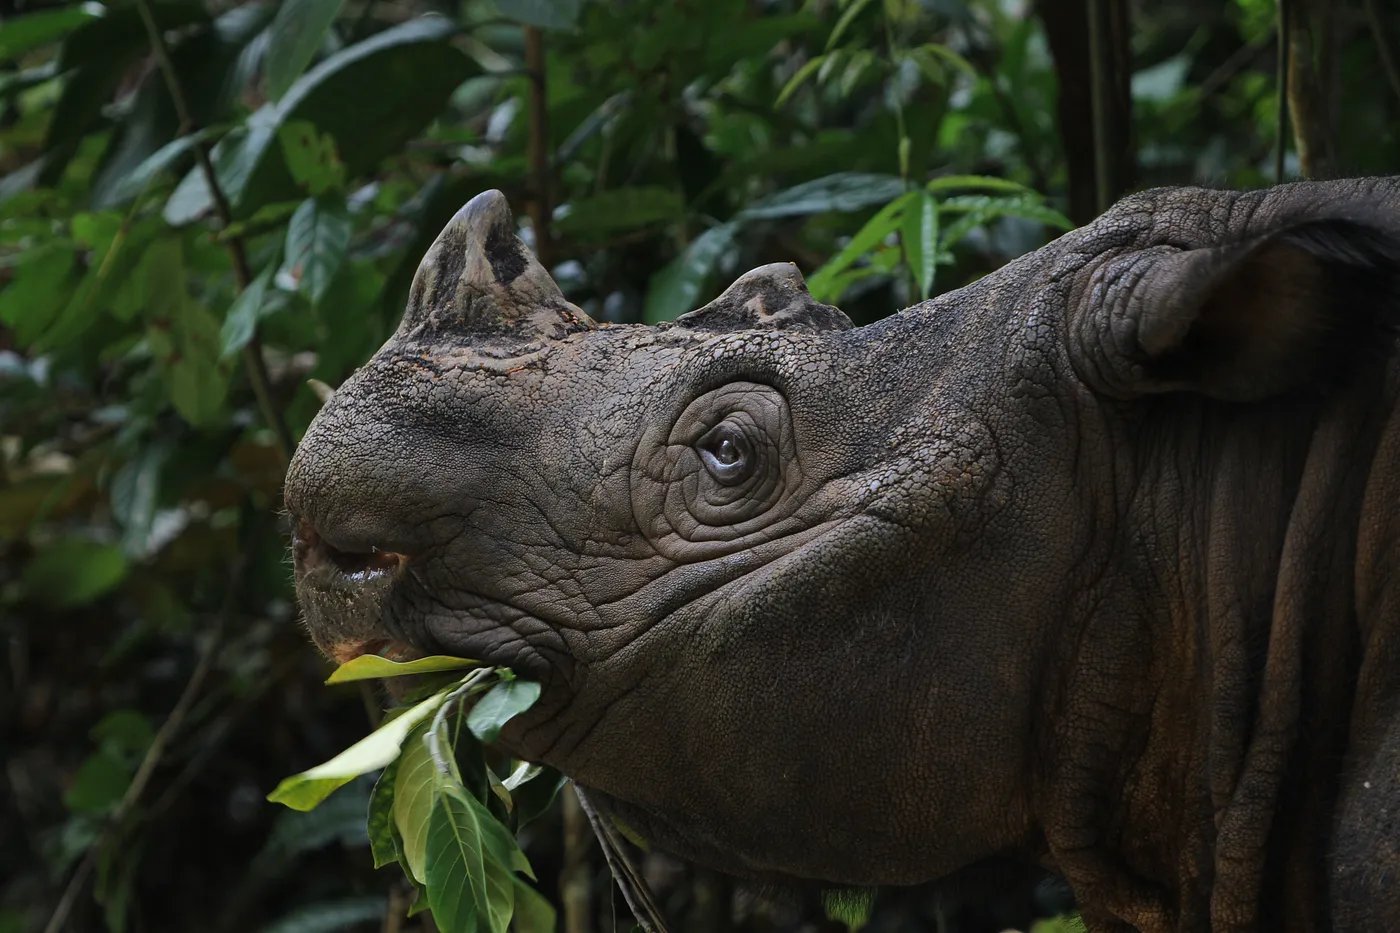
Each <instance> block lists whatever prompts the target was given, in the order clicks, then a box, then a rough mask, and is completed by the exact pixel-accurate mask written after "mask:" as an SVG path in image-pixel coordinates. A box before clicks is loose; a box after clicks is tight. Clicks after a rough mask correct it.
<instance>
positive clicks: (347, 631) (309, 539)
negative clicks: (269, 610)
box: [292, 518, 413, 664]
mask: <svg viewBox="0 0 1400 933" xmlns="http://www.w3.org/2000/svg"><path fill="white" fill-rule="evenodd" d="M292 562H293V566H294V567H295V572H296V588H297V598H298V600H299V601H300V602H301V605H302V609H303V611H304V613H305V618H306V626H307V629H308V631H309V632H310V634H311V639H312V641H313V642H315V643H316V647H317V648H319V649H320V650H321V652H322V653H323V654H325V655H326V656H327V657H328V658H331V659H332V660H334V661H336V662H337V663H340V664H344V663H345V662H346V661H349V660H351V659H352V658H356V657H359V656H360V655H362V654H378V655H383V656H385V657H391V658H395V659H398V660H402V659H404V658H406V657H409V656H411V655H412V653H413V652H412V649H411V648H410V647H409V646H408V645H406V644H404V643H403V642H400V641H397V640H396V639H394V638H393V637H391V635H390V633H389V631H388V629H387V628H386V627H385V626H384V624H383V622H382V616H383V607H384V602H385V600H386V598H387V597H388V595H389V593H390V591H392V590H393V588H394V586H395V585H396V584H397V583H398V582H399V580H401V579H402V577H403V575H404V574H405V573H406V572H407V568H408V563H409V558H408V557H407V556H406V555H404V554H401V553H398V552H395V551H388V550H383V549H381V548H378V547H375V546H370V547H369V548H368V549H367V550H347V549H344V548H342V547H337V546H336V545H335V544H333V543H331V542H330V541H329V540H327V538H326V537H325V536H324V535H323V534H321V532H320V531H319V530H317V528H316V526H315V524H314V523H313V522H311V521H310V520H308V519H306V518H299V519H297V521H296V524H295V529H294V531H293V535H292Z"/></svg>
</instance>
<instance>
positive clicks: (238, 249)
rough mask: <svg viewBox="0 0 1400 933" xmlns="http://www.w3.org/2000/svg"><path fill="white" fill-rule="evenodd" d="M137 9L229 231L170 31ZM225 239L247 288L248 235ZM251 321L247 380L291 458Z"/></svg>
mask: <svg viewBox="0 0 1400 933" xmlns="http://www.w3.org/2000/svg"><path fill="white" fill-rule="evenodd" d="M136 9H137V11H138V12H139V13H140V15H141V23H142V25H143V26H144V27H145V29H146V36H147V38H148V39H149V41H150V44H151V52H152V54H154V55H155V59H156V65H157V67H158V68H159V69H160V73H161V76H162V78H163V79H164V81H165V87H166V90H167V91H168V92H169V94H170V100H171V103H172V104H173V105H174V107H175V115H176V117H177V118H178V119H179V121H180V131H179V135H180V136H181V137H186V138H189V139H190V140H191V142H190V149H191V151H192V152H193V153H194V157H195V160H196V161H197V162H198V163H199V169H200V172H201V173H202V174H203V176H204V183H205V185H207V186H208V189H209V195H210V198H211V199H212V200H213V204H214V211H215V213H216V214H217V215H218V218H219V225H220V227H221V228H222V229H223V230H224V231H228V230H229V228H230V227H231V226H232V224H233V211H232V210H231V208H230V207H229V200H228V196H227V195H226V194H225V193H224V190H223V187H222V186H221V185H220V184H219V177H218V173H217V172H216V171H215V170H214V163H213V160H212V159H211V158H210V156H209V150H208V148H207V147H206V145H205V142H204V139H203V137H202V135H200V134H199V127H196V126H195V124H194V119H193V117H192V116H191V112H190V106H189V101H188V100H187V99H186V97H185V92H184V89H183V88H182V87H181V84H180V78H179V75H177V74H176V72H175V66H174V64H173V63H172V62H171V60H170V49H169V47H168V46H167V45H166V43H165V37H164V36H163V35H162V34H161V31H160V27H159V26H158V25H157V24H156V21H155V17H154V16H153V15H152V14H151V8H150V0H136ZM220 239H221V240H222V241H223V243H224V247H225V248H226V249H227V250H228V254H229V259H230V261H231V262H232V264H233V277H234V281H235V282H236V283H237V284H238V289H239V291H240V292H244V291H247V289H248V286H249V285H251V284H252V283H253V274H252V271H251V267H250V266H249V264H248V251H247V248H246V247H245V245H244V243H243V238H242V237H241V236H238V235H230V236H224V237H221V238H220ZM252 327H253V330H252V332H251V334H250V335H249V337H248V342H247V343H246V344H245V345H244V347H243V350H242V354H243V366H244V371H245V372H246V374H247V376H248V384H249V385H250V386H251V387H252V389H253V396H254V398H255V399H256V401H257V405H258V410H259V411H260V412H261V414H262V418H263V421H264V422H265V423H266V424H267V426H268V427H269V428H270V429H271V430H272V435H273V439H274V442H275V443H276V445H277V451H278V453H279V454H280V455H281V457H282V460H283V461H284V462H286V461H289V460H290V459H291V456H292V450H293V449H294V448H295V447H296V442H295V440H294V439H293V438H292V433H291V431H290V430H288V428H287V423H286V421H285V420H283V418H282V413H281V411H280V409H278V407H277V406H276V404H275V403H274V402H273V398H272V383H271V380H270V379H269V378H268V373H267V361H266V360H265V359H264V358H263V352H262V342H261V341H260V340H259V338H258V333H257V325H256V323H254V324H253V325H252Z"/></svg>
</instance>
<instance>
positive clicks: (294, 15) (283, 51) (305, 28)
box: [265, 0, 343, 100]
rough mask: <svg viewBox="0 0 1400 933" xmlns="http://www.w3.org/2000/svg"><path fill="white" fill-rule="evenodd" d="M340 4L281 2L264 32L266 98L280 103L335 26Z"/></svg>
mask: <svg viewBox="0 0 1400 933" xmlns="http://www.w3.org/2000/svg"><path fill="white" fill-rule="evenodd" d="M342 2H343V0H283V2H282V4H281V5H280V6H279V7H278V8H277V16H276V18H274V19H273V21H272V26H271V28H270V29H269V30H268V33H269V41H268V44H267V56H266V58H265V61H266V62H267V71H266V81H267V95H268V97H270V98H271V99H273V100H280V99H281V98H282V95H284V94H286V93H287V89H288V88H290V87H291V86H292V83H293V82H294V81H296V79H297V78H298V77H300V76H301V73H302V72H303V71H305V70H306V66H307V65H309V64H311V59H312V58H314V57H315V55H316V51H317V49H319V48H320V47H321V44H322V42H323V41H324V40H325V37H326V30H328V29H330V27H331V23H333V22H335V17H336V15H337V14H338V13H339V12H340V7H341V4H342Z"/></svg>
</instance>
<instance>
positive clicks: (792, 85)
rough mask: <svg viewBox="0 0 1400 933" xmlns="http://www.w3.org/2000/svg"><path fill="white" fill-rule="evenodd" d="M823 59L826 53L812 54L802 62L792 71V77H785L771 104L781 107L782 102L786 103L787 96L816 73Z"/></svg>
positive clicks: (790, 95)
mask: <svg viewBox="0 0 1400 933" xmlns="http://www.w3.org/2000/svg"><path fill="white" fill-rule="evenodd" d="M825 60H826V55H824V54H823V55H814V56H812V57H811V58H809V59H807V61H805V62H803V63H802V67H801V68H798V69H797V70H796V71H795V72H793V74H792V77H791V78H788V79H787V83H786V84H784V85H783V89H782V90H781V91H779V92H778V99H777V100H775V101H774V102H773V106H774V107H781V106H782V105H783V104H785V103H787V101H788V98H790V97H792V95H793V94H796V93H797V91H798V89H799V88H801V87H802V85H804V84H806V83H807V79H809V78H810V77H812V75H813V74H815V73H816V70H817V69H818V68H820V67H821V66H822V63H823V62H824V61H825Z"/></svg>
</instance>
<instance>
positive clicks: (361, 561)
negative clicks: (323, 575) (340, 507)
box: [292, 518, 408, 581]
mask: <svg viewBox="0 0 1400 933" xmlns="http://www.w3.org/2000/svg"><path fill="white" fill-rule="evenodd" d="M292 549H293V553H294V555H295V558H296V564H297V568H298V569H299V570H300V571H301V572H302V573H305V572H307V571H310V570H315V569H317V568H318V567H327V569H329V568H331V567H333V568H334V569H335V571H338V572H339V574H341V575H343V576H345V577H347V578H349V579H350V580H358V581H363V580H369V579H373V578H374V577H377V576H380V575H382V574H385V573H392V572H394V571H396V570H398V569H400V568H401V567H403V565H404V564H406V563H407V562H408V555H407V554H403V553H401V552H398V551H391V550H387V549H383V548H379V547H376V546H373V545H371V546H370V547H369V548H368V549H367V550H358V549H357V550H351V549H348V548H344V547H338V546H337V545H335V544H333V543H332V542H331V541H329V540H327V538H326V537H325V536H324V535H322V534H321V533H320V532H319V531H317V529H316V526H315V525H313V524H312V523H311V522H309V521H307V520H306V519H304V518H303V519H301V520H299V521H298V522H297V526H296V530H295V532H294V533H293V539H292Z"/></svg>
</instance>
